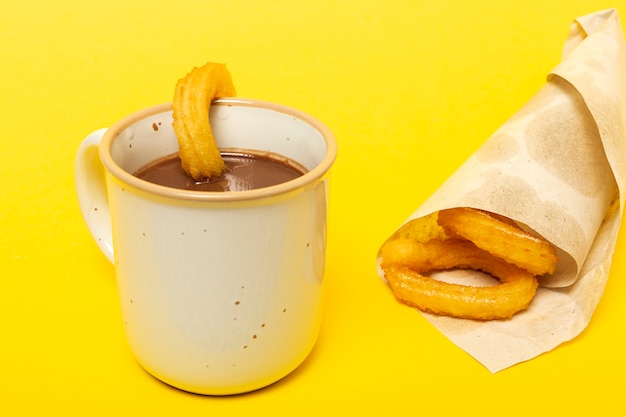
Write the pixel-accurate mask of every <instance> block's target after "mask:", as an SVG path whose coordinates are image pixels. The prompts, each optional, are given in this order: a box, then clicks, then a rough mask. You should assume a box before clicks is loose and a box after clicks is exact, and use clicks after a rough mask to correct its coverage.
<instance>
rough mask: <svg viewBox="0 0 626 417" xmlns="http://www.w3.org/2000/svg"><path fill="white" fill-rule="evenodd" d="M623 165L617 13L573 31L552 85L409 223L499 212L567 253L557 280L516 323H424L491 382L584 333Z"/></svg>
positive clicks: (622, 57)
mask: <svg viewBox="0 0 626 417" xmlns="http://www.w3.org/2000/svg"><path fill="white" fill-rule="evenodd" d="M625 157H626V48H625V45H624V36H623V34H622V29H621V23H620V19H619V16H618V12H617V10H614V9H611V10H605V11H600V12H597V13H593V14H590V15H587V16H583V17H581V18H578V19H576V20H575V21H574V22H573V24H572V27H571V31H570V35H569V37H568V39H567V41H566V43H565V47H564V57H563V61H562V62H561V63H560V64H559V65H558V66H557V67H556V68H555V69H554V70H553V71H552V72H551V73H550V74H549V75H548V79H547V83H546V85H545V86H544V87H543V88H542V89H541V90H540V91H539V92H538V93H537V94H536V95H535V96H534V97H533V98H532V99H531V100H530V101H529V102H528V103H527V104H526V105H525V106H524V107H523V108H522V109H521V110H520V111H519V112H518V113H517V114H515V115H514V116H513V117H512V118H511V119H509V120H508V121H507V122H506V123H505V124H504V125H503V126H502V127H501V128H500V129H498V130H497V131H496V132H495V133H494V134H493V135H492V136H491V137H490V138H489V139H488V140H487V141H486V142H485V143H484V145H483V146H482V147H481V148H480V149H479V150H478V151H477V152H476V153H475V154H474V155H472V156H471V157H470V158H469V159H468V160H467V161H466V162H465V163H464V164H463V165H462V166H461V167H460V168H459V169H458V170H457V171H456V172H455V173H454V174H453V175H452V176H451V177H450V178H449V179H448V180H447V181H446V182H445V183H444V184H443V185H442V186H441V187H440V188H439V189H438V190H437V191H436V192H435V193H434V194H433V195H432V196H431V197H430V198H429V199H428V200H427V201H426V202H425V203H424V204H423V205H422V206H421V207H420V208H419V209H417V211H415V212H414V213H413V214H412V215H411V216H410V217H409V219H407V222H406V223H405V225H403V227H404V228H408V226H407V224H408V223H409V222H410V221H411V220H413V219H415V218H419V217H422V216H425V215H428V214H430V213H433V212H435V211H437V210H442V209H446V208H453V207H474V208H479V209H484V210H487V211H491V212H494V213H498V214H501V215H503V216H506V217H509V218H511V219H513V220H515V221H516V222H518V223H519V224H520V225H521V226H522V227H525V228H528V229H530V230H533V231H535V232H536V233H538V234H540V235H542V236H543V237H544V238H546V239H547V240H549V241H550V242H552V243H553V244H554V245H555V246H557V248H558V252H559V266H558V268H557V271H556V272H555V273H554V274H553V275H552V276H549V277H544V278H543V279H542V280H541V287H540V288H539V290H538V292H537V295H536V296H535V299H534V300H533V302H532V303H531V305H530V307H529V308H528V309H527V310H525V311H523V312H521V313H518V314H517V315H515V316H514V317H513V318H512V319H510V320H501V321H490V322H477V321H471V320H461V319H454V318H448V317H441V316H435V315H431V314H424V315H425V317H426V318H427V319H428V320H429V321H430V322H431V323H433V325H435V326H436V327H437V328H438V329H439V330H440V331H441V332H443V333H444V334H445V335H446V336H447V337H449V338H450V339H451V340H452V341H454V342H455V343H456V344H457V345H458V346H459V347H461V348H462V349H464V350H465V351H467V352H468V353H469V354H470V355H472V356H473V357H475V358H476V359H477V360H478V361H480V362H481V363H482V364H483V365H485V366H486V367H487V368H488V369H489V370H490V371H492V372H497V371H499V370H501V369H504V368H506V367H509V366H512V365H514V364H516V363H518V362H521V361H525V360H528V359H530V358H533V357H535V356H537V355H539V354H541V353H543V352H546V351H549V350H551V349H553V348H554V347H556V346H557V345H559V344H561V343H563V342H565V341H567V340H570V339H572V338H574V337H575V336H576V335H578V334H579V333H580V332H581V331H582V330H583V329H584V328H585V327H586V326H587V324H588V323H589V320H590V318H591V315H592V314H593V311H594V309H595V307H596V305H597V303H598V302H599V300H600V296H601V294H602V292H603V291H604V286H605V283H606V280H607V278H608V274H609V268H610V264H611V258H612V256H613V252H614V249H615V244H616V241H617V235H618V231H619V227H620V223H621V219H622V211H623V205H624V190H623V187H624V179H625V172H624V170H625V167H626V165H625V161H624V158H625ZM401 229H402V228H401ZM396 233H397V232H396ZM392 238H393V236H392ZM380 275H381V277H383V278H384V276H383V274H382V272H380Z"/></svg>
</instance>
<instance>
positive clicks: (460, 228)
mask: <svg viewBox="0 0 626 417" xmlns="http://www.w3.org/2000/svg"><path fill="white" fill-rule="evenodd" d="M434 216H436V217H434ZM434 216H433V215H431V216H426V217H424V218H420V219H416V220H414V221H413V224H411V225H409V227H407V228H405V231H404V232H401V233H399V234H397V235H395V236H393V237H392V238H391V239H390V240H388V241H387V242H386V243H385V244H384V245H383V247H382V248H381V253H380V254H381V258H382V261H381V268H382V269H383V271H384V273H385V278H386V279H387V281H388V283H389V286H390V288H391V290H392V292H393V293H394V295H395V297H396V298H397V299H398V300H399V301H401V302H403V303H405V304H407V305H410V306H413V307H416V308H418V309H420V310H423V311H426V312H430V313H435V314H440V315H447V316H452V317H460V318H467V319H475V320H494V319H506V318H510V317H512V316H513V315H514V314H515V313H517V312H519V311H521V310H523V309H525V308H527V307H528V306H529V304H530V302H531V301H532V299H533V298H534V296H535V293H536V290H537V286H538V284H537V278H536V275H542V274H546V273H552V272H553V271H554V269H555V267H556V263H557V262H558V258H557V256H556V249H555V248H554V247H553V246H552V245H551V244H550V243H548V242H546V241H545V240H543V239H541V238H538V237H535V236H533V235H531V234H530V233H528V232H525V231H523V230H522V229H520V228H519V227H518V226H516V225H515V224H514V223H513V222H511V221H509V220H508V219H503V218H500V217H499V216H495V215H493V214H491V213H487V212H483V211H480V210H474V209H469V208H458V209H449V210H442V211H440V212H438V213H435V215H434ZM435 219H436V224H435ZM406 231H408V233H407V232H406ZM449 269H472V270H477V271H482V272H485V273H487V274H490V275H492V276H493V277H495V278H497V279H498V280H499V284H498V285H491V286H471V285H461V284H454V283H448V282H443V281H439V280H436V279H434V278H430V277H428V276H426V275H425V274H427V273H429V272H431V271H437V270H449Z"/></svg>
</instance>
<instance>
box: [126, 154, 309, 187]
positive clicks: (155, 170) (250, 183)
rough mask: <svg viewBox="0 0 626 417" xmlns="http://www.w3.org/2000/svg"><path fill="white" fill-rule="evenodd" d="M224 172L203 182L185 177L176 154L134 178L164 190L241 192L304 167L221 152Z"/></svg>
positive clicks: (283, 178)
mask: <svg viewBox="0 0 626 417" xmlns="http://www.w3.org/2000/svg"><path fill="white" fill-rule="evenodd" d="M222 159H224V163H225V164H226V171H225V172H224V173H223V174H222V175H220V176H218V177H213V178H211V179H208V180H205V181H196V180H194V179H193V178H191V177H189V176H188V175H187V174H186V173H185V171H184V170H183V168H182V167H181V164H180V158H179V157H178V154H172V155H168V156H166V157H164V158H160V159H158V160H156V161H153V162H150V163H149V164H147V165H145V166H143V167H141V168H140V169H139V170H138V171H137V172H136V173H135V174H134V175H135V176H136V177H138V178H141V179H143V180H145V181H149V182H152V183H155V184H159V185H164V186H166V187H172V188H180V189H184V190H193V191H217V192H221V191H245V190H252V189H256V188H263V187H269V186H272V185H277V184H281V183H283V182H287V181H290V180H292V179H294V178H297V177H299V176H301V175H302V174H304V172H305V171H304V168H301V167H297V166H296V165H297V164H295V163H293V161H289V160H288V159H287V158H284V157H278V156H276V157H274V156H270V155H267V154H265V153H255V152H247V151H246V152H223V153H222Z"/></svg>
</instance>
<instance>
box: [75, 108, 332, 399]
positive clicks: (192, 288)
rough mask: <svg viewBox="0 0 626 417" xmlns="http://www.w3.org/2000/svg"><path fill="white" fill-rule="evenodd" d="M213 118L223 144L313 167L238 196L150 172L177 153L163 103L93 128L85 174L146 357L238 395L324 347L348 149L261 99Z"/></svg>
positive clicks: (135, 346) (154, 367)
mask: <svg viewBox="0 0 626 417" xmlns="http://www.w3.org/2000/svg"><path fill="white" fill-rule="evenodd" d="M210 120H211V125H212V128H213V132H214V136H215V138H216V141H217V143H218V146H219V147H220V148H244V149H254V150H259V151H271V152H274V153H278V154H280V155H283V156H286V157H288V158H290V159H292V160H294V161H297V162H299V163H300V164H302V165H303V166H304V167H305V168H306V169H307V170H308V171H307V172H306V173H305V174H304V175H302V176H301V177H298V178H296V179H294V180H291V181H289V182H286V183H283V184H279V185H275V186H271V187H266V188H261V189H256V190H247V191H234V192H202V191H186V190H180V189H173V188H168V187H164V186H160V185H156V184H153V183H149V182H146V181H143V180H140V179H138V178H136V177H134V176H133V175H132V174H133V173H134V172H135V171H136V170H137V169H138V168H140V167H141V166H143V165H145V164H147V163H149V162H151V161H153V160H155V159H157V158H159V157H162V156H165V155H169V154H172V153H174V152H176V151H177V150H178V142H177V140H176V136H175V134H174V132H173V129H172V111H171V106H170V104H163V105H160V106H156V107H152V108H149V109H146V110H143V111H140V112H138V113H136V114H133V115H131V116H129V117H127V118H125V119H123V120H121V121H119V122H118V123H116V124H114V125H113V126H112V127H110V128H109V129H101V130H98V131H95V132H93V133H92V134H90V135H89V136H87V137H86V138H85V139H84V140H83V142H82V143H81V145H80V147H79V149H78V152H77V155H76V163H75V175H76V189H77V194H78V200H79V203H80V208H81V211H82V214H83V217H84V219H85V222H86V224H87V226H88V228H89V231H90V232H91V234H92V236H93V238H94V240H95V241H96V243H97V244H98V246H99V247H100V249H101V250H102V252H103V253H104V254H105V256H106V257H107V258H108V259H109V260H110V261H111V262H112V263H113V264H114V267H115V274H116V280H117V285H118V289H119V300H120V304H121V310H122V317H123V321H124V328H125V333H126V336H127V339H128V342H129V345H130V348H131V350H132V352H133V353H134V355H135V357H136V358H137V360H138V362H139V363H140V364H141V365H142V366H143V367H144V368H145V369H146V370H148V371H149V372H150V373H151V374H152V375H154V376H156V377H157V378H159V379H160V380H162V381H164V382H166V383H167V384H170V385H172V386H174V387H177V388H179V389H182V390H185V391H190V392H194V393H199V394H208V395H227V394H237V393H243V392H248V391H252V390H256V389H259V388H262V387H265V386H267V385H269V384H272V383H274V382H276V381H278V380H279V379H281V378H283V377H284V376H286V375H287V374H289V373H290V372H291V371H293V370H294V369H295V368H296V367H298V366H299V365H300V364H301V363H302V362H303V361H304V359H305V358H306V357H307V356H308V354H309V353H310V351H311V350H312V348H313V346H314V344H315V341H316V339H317V335H318V333H319V327H320V322H321V313H322V284H323V274H324V267H325V256H326V228H327V221H326V216H327V198H328V176H329V170H330V168H331V166H332V164H333V162H334V160H335V156H336V152H337V145H336V141H335V138H334V136H333V134H332V132H331V131H330V130H329V129H328V128H327V127H326V126H325V125H324V124H322V123H321V122H320V121H318V120H316V119H314V118H313V117H311V116H309V115H307V114H304V113H302V112H300V111H298V110H294V109H291V108H288V107H284V106H281V105H277V104H272V103H267V102H262V101H258V100H248V99H235V98H226V99H220V100H216V101H214V102H213V104H212V106H211V110H210Z"/></svg>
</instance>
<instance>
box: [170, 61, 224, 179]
mask: <svg viewBox="0 0 626 417" xmlns="http://www.w3.org/2000/svg"><path fill="white" fill-rule="evenodd" d="M235 94H236V92H235V87H234V85H233V81H232V78H231V75H230V73H229V72H228V69H227V68H226V65H224V64H216V63H213V62H209V63H207V64H205V65H203V66H201V67H196V68H194V69H192V70H191V72H189V73H188V74H187V75H186V76H185V77H184V78H182V79H180V80H179V81H178V82H177V83H176V89H175V93H174V100H173V101H172V110H173V116H172V117H173V119H174V122H173V127H174V133H175V134H176V137H177V139H178V144H179V156H180V159H181V165H182V168H183V169H184V170H185V172H186V173H187V175H189V176H190V177H192V178H193V179H195V180H197V181H202V180H205V179H207V178H211V177H212V176H215V175H220V174H222V172H223V171H224V167H225V165H224V160H223V159H222V156H221V154H220V151H219V148H218V146H217V143H216V142H215V138H214V137H213V131H212V129H211V125H210V123H209V110H210V107H211V102H212V101H213V100H214V99H216V98H219V97H232V96H234V95H235Z"/></svg>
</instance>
